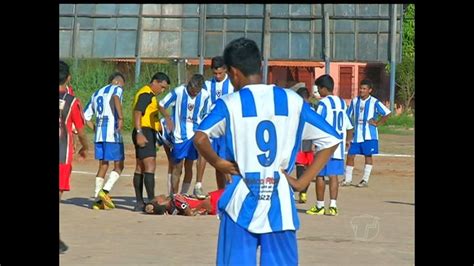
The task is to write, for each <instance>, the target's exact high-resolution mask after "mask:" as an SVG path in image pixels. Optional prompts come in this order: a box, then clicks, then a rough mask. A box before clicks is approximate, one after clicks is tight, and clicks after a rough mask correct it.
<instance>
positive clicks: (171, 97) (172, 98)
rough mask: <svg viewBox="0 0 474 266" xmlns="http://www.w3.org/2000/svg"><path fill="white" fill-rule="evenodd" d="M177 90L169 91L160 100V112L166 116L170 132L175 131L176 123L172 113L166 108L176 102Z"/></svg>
mask: <svg viewBox="0 0 474 266" xmlns="http://www.w3.org/2000/svg"><path fill="white" fill-rule="evenodd" d="M175 90H176V89H175ZM175 90H172V91H170V92H168V94H166V96H165V97H164V98H163V99H161V101H159V102H158V111H160V113H161V114H162V115H163V116H164V117H165V119H166V125H167V126H168V129H169V131H170V132H173V131H174V124H173V121H172V120H171V116H170V114H169V113H168V111H167V110H166V109H168V108H169V107H170V106H174V105H175V104H176V98H177V95H176V92H175Z"/></svg>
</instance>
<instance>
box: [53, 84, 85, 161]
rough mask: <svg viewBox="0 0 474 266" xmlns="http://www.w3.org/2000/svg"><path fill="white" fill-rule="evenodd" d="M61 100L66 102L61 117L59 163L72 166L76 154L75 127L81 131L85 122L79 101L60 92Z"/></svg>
mask: <svg viewBox="0 0 474 266" xmlns="http://www.w3.org/2000/svg"><path fill="white" fill-rule="evenodd" d="M59 99H60V100H61V99H62V100H64V107H63V110H62V112H61V111H60V116H59V163H62V164H70V163H71V162H72V159H73V154H74V146H73V125H74V127H75V128H76V129H77V130H80V129H81V128H83V127H84V123H85V122H84V117H83V115H82V108H81V105H80V103H79V99H77V98H76V97H74V96H72V95H70V94H68V93H65V92H62V93H61V92H60V94H59Z"/></svg>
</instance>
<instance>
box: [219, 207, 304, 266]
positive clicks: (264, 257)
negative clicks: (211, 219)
mask: <svg viewBox="0 0 474 266" xmlns="http://www.w3.org/2000/svg"><path fill="white" fill-rule="evenodd" d="M220 220H221V223H220V226H219V238H218V240H217V258H216V264H217V265H257V247H258V246H259V245H260V265H262V266H265V265H272V266H273V265H298V246H297V242H296V231H293V230H289V231H279V232H273V233H266V234H254V233H250V232H249V231H247V230H246V229H244V228H243V227H241V226H240V225H238V224H237V223H235V222H234V221H233V220H232V219H231V218H230V217H229V215H227V213H225V212H224V213H221V215H220Z"/></svg>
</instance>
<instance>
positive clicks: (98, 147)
mask: <svg viewBox="0 0 474 266" xmlns="http://www.w3.org/2000/svg"><path fill="white" fill-rule="evenodd" d="M95 159H96V160H103V161H123V160H124V159H125V154H124V150H123V143H112V142H96V143H95Z"/></svg>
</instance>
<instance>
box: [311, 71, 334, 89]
mask: <svg viewBox="0 0 474 266" xmlns="http://www.w3.org/2000/svg"><path fill="white" fill-rule="evenodd" d="M314 85H316V86H318V88H322V87H325V88H326V89H327V90H328V91H330V92H332V90H333V89H334V80H333V79H332V77H331V76H330V75H328V74H325V75H322V76H320V77H319V78H317V79H316V80H315V81H314Z"/></svg>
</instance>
